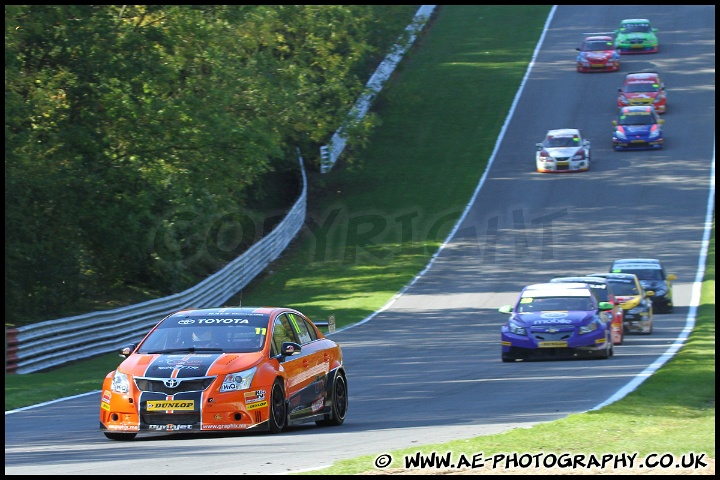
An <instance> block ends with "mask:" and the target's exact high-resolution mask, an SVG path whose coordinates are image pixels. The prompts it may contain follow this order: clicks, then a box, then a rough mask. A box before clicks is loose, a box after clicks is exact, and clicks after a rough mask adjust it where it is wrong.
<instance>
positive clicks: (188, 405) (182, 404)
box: [146, 400, 195, 412]
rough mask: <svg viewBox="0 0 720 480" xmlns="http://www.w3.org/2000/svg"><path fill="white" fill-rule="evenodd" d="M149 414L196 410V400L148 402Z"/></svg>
mask: <svg viewBox="0 0 720 480" xmlns="http://www.w3.org/2000/svg"><path fill="white" fill-rule="evenodd" d="M146 408H147V411H148V412H157V411H161V410H162V411H164V410H195V400H148V402H147V407H146Z"/></svg>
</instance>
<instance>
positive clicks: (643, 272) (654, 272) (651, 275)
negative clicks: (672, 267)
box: [615, 268, 663, 280]
mask: <svg viewBox="0 0 720 480" xmlns="http://www.w3.org/2000/svg"><path fill="white" fill-rule="evenodd" d="M615 271H616V272H619V273H634V274H635V275H637V277H638V278H639V279H640V280H662V279H663V277H662V273H661V272H660V270H658V269H657V268H629V269H624V268H619V269H615Z"/></svg>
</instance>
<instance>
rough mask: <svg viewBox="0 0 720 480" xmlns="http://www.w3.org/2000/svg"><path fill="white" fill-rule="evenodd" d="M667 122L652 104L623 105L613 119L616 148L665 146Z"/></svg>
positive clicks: (648, 148)
mask: <svg viewBox="0 0 720 480" xmlns="http://www.w3.org/2000/svg"><path fill="white" fill-rule="evenodd" d="M664 122H665V120H663V119H662V118H660V117H659V116H658V114H657V112H656V111H655V108H653V107H652V106H646V107H622V108H621V109H620V112H619V113H618V116H617V119H615V120H613V127H614V131H613V148H614V149H615V150H651V149H660V148H663V141H664V139H663V132H662V129H661V128H660V127H661V125H662V124H663V123H664Z"/></svg>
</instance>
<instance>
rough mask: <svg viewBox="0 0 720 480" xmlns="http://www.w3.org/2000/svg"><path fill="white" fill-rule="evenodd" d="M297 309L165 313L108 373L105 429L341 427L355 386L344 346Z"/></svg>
mask: <svg viewBox="0 0 720 480" xmlns="http://www.w3.org/2000/svg"><path fill="white" fill-rule="evenodd" d="M318 326H327V327H328V329H329V331H333V330H334V321H332V319H331V321H330V322H322V323H320V322H318V323H317V324H313V322H311V321H310V320H309V319H308V318H307V317H306V316H305V315H303V314H302V313H300V312H298V311H297V310H293V309H291V308H278V307H257V308H256V307H237V308H211V309H196V310H184V311H180V312H177V313H174V314H172V315H169V316H167V317H166V318H164V319H163V320H162V321H161V322H160V323H158V324H157V325H156V326H155V327H153V328H152V329H151V330H150V332H149V333H148V334H147V335H146V336H145V338H144V339H143V340H142V341H141V342H140V343H139V344H137V345H129V346H127V347H125V348H123V349H122V350H121V352H120V355H121V356H122V357H126V358H125V360H123V361H122V363H121V364H120V365H119V366H118V368H117V369H116V370H115V371H113V372H110V373H108V375H107V376H106V377H105V381H104V383H103V389H102V393H101V398H100V430H101V431H102V432H103V433H104V434H105V436H106V437H107V438H110V439H112V440H132V439H133V438H135V436H136V435H137V434H138V432H165V433H167V432H195V431H205V432H218V431H225V432H227V431H239V430H265V431H270V432H271V433H279V432H281V431H282V430H283V429H284V428H285V427H286V426H289V425H297V424H301V423H307V422H313V421H314V422H315V423H316V424H318V425H341V424H342V423H343V422H344V420H345V415H346V413H347V409H348V389H347V377H346V373H345V367H344V364H343V357H342V351H341V348H340V345H338V344H337V343H336V342H334V341H332V340H330V339H328V338H326V337H325V336H324V335H323V333H322V332H321V331H320V330H319V329H318Z"/></svg>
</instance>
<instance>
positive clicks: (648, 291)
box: [645, 290, 655, 297]
mask: <svg viewBox="0 0 720 480" xmlns="http://www.w3.org/2000/svg"><path fill="white" fill-rule="evenodd" d="M645 296H646V297H654V296H655V290H646V291H645Z"/></svg>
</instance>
